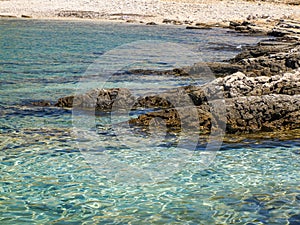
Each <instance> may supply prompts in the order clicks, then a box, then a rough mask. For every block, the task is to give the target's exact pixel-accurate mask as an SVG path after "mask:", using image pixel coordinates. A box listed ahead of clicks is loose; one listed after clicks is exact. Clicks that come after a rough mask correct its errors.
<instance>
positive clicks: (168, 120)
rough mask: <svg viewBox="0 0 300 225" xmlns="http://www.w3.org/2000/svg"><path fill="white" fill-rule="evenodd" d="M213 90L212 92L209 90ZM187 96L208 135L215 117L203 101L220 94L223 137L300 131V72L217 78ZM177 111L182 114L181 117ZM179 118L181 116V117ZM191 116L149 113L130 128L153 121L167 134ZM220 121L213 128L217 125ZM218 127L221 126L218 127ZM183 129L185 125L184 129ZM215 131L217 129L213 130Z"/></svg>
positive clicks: (173, 111)
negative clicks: (160, 122)
mask: <svg viewBox="0 0 300 225" xmlns="http://www.w3.org/2000/svg"><path fill="white" fill-rule="evenodd" d="M211 87H215V89H214V90H215V91H216V92H214V91H207V88H209V89H210V90H212V89H211ZM186 90H189V91H190V92H189V95H190V97H191V98H192V99H193V102H194V104H195V106H197V111H198V121H199V123H198V124H195V122H191V123H190V124H189V126H191V127H195V126H196V127H199V131H201V132H202V133H209V132H210V130H211V129H212V121H214V120H215V121H216V120H218V119H216V118H215V116H216V113H212V112H211V108H210V107H209V104H207V101H209V102H210V104H211V103H213V102H214V101H218V99H219V95H216V93H220V90H223V93H224V98H225V106H226V112H224V113H225V114H226V115H224V116H225V117H226V121H221V122H223V123H226V131H227V133H251V132H257V131H275V130H290V129H296V128H300V72H297V73H294V74H290V73H287V74H284V75H283V76H279V75H277V76H273V77H267V76H265V77H247V76H246V75H245V74H242V73H236V74H233V75H231V76H227V77H225V78H219V79H217V80H215V81H213V82H211V83H210V84H208V85H206V86H204V87H189V88H186ZM178 110H181V111H183V112H184V113H181V114H180V115H181V117H180V116H179V114H178V112H177V111H178ZM182 115H183V116H182ZM192 116H194V115H191V114H190V108H189V107H186V106H185V107H172V108H169V109H163V110H161V111H157V112H150V113H146V114H144V115H141V116H139V117H138V118H135V119H132V120H130V124H131V125H133V126H134V125H137V126H149V124H150V123H151V121H152V120H153V119H155V118H161V119H163V120H164V121H165V124H166V126H167V127H168V128H169V129H170V130H180V127H181V126H182V124H181V121H183V120H186V118H188V117H192ZM219 122H220V121H217V122H215V123H213V124H215V125H218V124H219ZM221 124H222V123H221ZM185 126H186V125H185ZM215 129H218V127H215Z"/></svg>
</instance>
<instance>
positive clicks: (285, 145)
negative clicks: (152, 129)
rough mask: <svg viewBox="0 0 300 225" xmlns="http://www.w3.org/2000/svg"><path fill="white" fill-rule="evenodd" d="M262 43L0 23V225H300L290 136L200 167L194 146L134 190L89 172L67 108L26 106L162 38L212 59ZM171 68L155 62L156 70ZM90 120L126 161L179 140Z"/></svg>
mask: <svg viewBox="0 0 300 225" xmlns="http://www.w3.org/2000/svg"><path fill="white" fill-rule="evenodd" d="M265 38H268V37H258V36H245V35H240V34H236V33H232V32H229V31H228V30H225V29H211V30H186V29H183V28H182V27H171V26H143V25H132V24H118V23H103V22H102V23H97V22H71V21H42V20H0V39H1V41H0V87H1V88H0V165H1V166H0V171H1V173H0V182H1V185H0V224H249V225H250V224H300V207H299V204H300V186H299V182H300V175H299V172H300V164H299V159H300V140H299V139H291V138H289V140H281V138H280V137H271V138H269V139H267V140H259V141H258V140H255V139H253V140H249V141H242V142H240V143H223V144H222V146H221V148H220V149H219V151H217V152H215V154H216V155H215V158H214V160H213V161H212V162H211V164H210V165H208V167H206V168H203V167H202V166H201V164H198V162H199V159H200V158H201V155H202V153H203V152H204V153H205V144H204V145H202V144H199V145H197V146H196V147H195V148H194V149H193V154H192V156H191V157H190V158H188V159H187V160H186V161H185V163H184V164H181V167H180V168H176V169H174V173H171V174H170V173H168V174H167V175H168V176H166V177H165V179H159V180H158V181H157V182H150V183H143V184H139V183H135V182H132V183H131V182H128V181H126V177H125V178H124V179H125V180H124V179H115V178H116V177H115V176H114V174H112V173H118V172H120V171H116V169H118V168H117V167H115V165H113V164H109V163H107V165H106V166H108V167H109V166H110V168H107V167H106V169H108V170H109V171H110V173H101V171H99V170H95V167H93V165H91V163H90V162H89V161H88V160H87V158H86V156H85V155H84V154H83V151H82V150H83V149H82V148H80V147H82V146H84V145H82V143H84V140H80V141H82V142H81V143H80V144H79V145H78V140H77V139H76V137H74V135H73V132H74V121H73V120H72V119H74V117H73V116H72V111H71V110H70V109H60V108H55V107H45V108H44V107H34V106H30V104H29V103H30V102H32V101H40V100H47V101H50V102H55V101H56V100H57V99H58V98H60V97H63V96H67V95H71V94H74V93H75V92H76V90H77V88H78V85H79V83H80V81H81V79H82V77H83V76H84V74H86V71H87V69H88V68H89V66H90V65H91V64H93V63H95V62H97V60H99V59H100V61H101V59H103V57H104V56H106V55H107V53H109V52H111V51H114V50H115V49H118V48H120V46H121V47H122V46H124V45H125V44H127V46H131V47H133V45H132V43H135V42H136V43H141V42H138V41H141V40H143V41H147V40H148V41H150V42H151V43H154V42H153V41H156V42H158V41H159V42H160V43H164V42H168V43H170V42H171V43H175V44H176V45H178V46H181V47H183V48H186V49H187V52H192V53H193V54H195V55H199V59H200V60H199V61H202V62H210V61H223V60H228V59H229V58H232V57H234V56H235V55H236V54H238V52H239V51H240V49H241V48H242V47H243V46H245V45H254V44H256V43H257V42H258V41H260V40H262V39H265ZM143 43H145V42H143ZM179 49H180V48H179ZM130 50H131V51H132V49H130ZM138 50H139V48H136V51H138ZM175 52H176V51H175ZM148 53H149V52H148ZM177 54H178V55H179V56H180V55H181V54H182V52H178V53H177ZM138 55H141V52H140V53H139V54H138ZM142 55H144V56H145V58H147V57H149V58H151V57H153V56H151V55H150V56H149V55H147V52H146V53H143V54H142ZM110 56H111V55H110ZM127 58H129V55H128V57H126V55H125V56H124V60H126V59H127ZM110 59H111V58H110ZM119 59H120V58H118V60H119ZM151 59H153V58H151ZM111 63H115V64H118V63H119V61H111ZM139 63H141V62H139ZM143 63H144V64H143V65H145V64H147V65H148V64H149V62H148V61H147V62H145V61H143ZM173 63H175V64H176V59H175V60H174V62H173ZM175 64H172V60H169V61H167V62H166V61H164V60H163V59H162V60H161V59H160V60H159V62H158V64H157V65H156V66H158V67H161V68H162V69H164V68H172V66H174V65H175ZM137 65H141V64H134V65H129V66H130V67H136V66H137ZM112 81H113V82H112ZM189 82H190V79H181V78H174V77H161V76H154V75H153V76H141V77H139V79H130V78H127V79H125V81H124V80H123V79H116V80H114V79H112V80H107V81H106V82H105V84H103V86H104V87H115V86H116V87H122V86H126V87H130V88H132V89H134V90H138V93H142V92H143V90H148V89H151V87H152V86H153V87H155V89H161V90H166V89H169V88H174V87H177V86H182V85H188V84H189ZM193 82H194V80H193ZM95 121H96V122H95V123H96V124H97V125H98V126H101V125H103V126H102V128H103V129H102V132H98V133H97V135H98V136H97V138H98V139H97V143H98V144H99V145H101V147H102V148H103V149H105V151H107V152H109V154H111V156H114V157H116V158H123V159H124V160H125V161H126V162H127V163H128V164H132V165H139V166H147V161H148V160H150V161H151V160H154V158H153V157H158V158H157V160H158V161H159V160H161V159H160V158H159V157H162V158H164V157H168V156H170V153H172V152H173V151H175V150H176V148H177V146H176V145H175V144H174V143H177V141H180V140H177V137H176V136H172V137H165V136H163V137H161V139H159V138H158V139H155V141H153V140H152V139H151V137H150V138H149V137H145V136H143V134H140V135H139V134H136V135H137V136H134V135H133V136H130V137H129V139H128V140H126V136H125V137H123V138H118V136H116V135H114V133H111V130H110V129H109V128H108V129H107V130H105V129H104V128H105V126H104V125H105V123H109V118H108V117H107V116H105V115H102V116H101V117H95ZM107 121H108V122H107ZM130 134H133V133H130ZM297 137H298V136H297ZM141 140H144V141H141ZM129 141H130V143H129ZM128 145H129V146H128ZM89 147H90V146H89V145H86V146H85V148H86V149H87V150H88V149H89ZM86 149H85V150H86ZM97 154H98V153H97ZM101 154H102V152H99V156H101ZM164 159H168V158H164ZM102 162H103V160H102ZM112 162H114V161H112ZM141 171H143V170H141ZM107 174H109V176H107ZM154 174H155V173H154ZM159 175H160V176H161V175H162V173H159ZM154 180H155V177H154Z"/></svg>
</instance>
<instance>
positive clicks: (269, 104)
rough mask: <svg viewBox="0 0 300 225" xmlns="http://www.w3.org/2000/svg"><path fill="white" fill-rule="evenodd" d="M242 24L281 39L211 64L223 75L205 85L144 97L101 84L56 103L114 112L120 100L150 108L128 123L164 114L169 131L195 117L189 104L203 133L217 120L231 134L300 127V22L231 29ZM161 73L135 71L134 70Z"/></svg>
mask: <svg viewBox="0 0 300 225" xmlns="http://www.w3.org/2000/svg"><path fill="white" fill-rule="evenodd" d="M242 24H244V25H246V24H248V25H247V26H249V27H250V28H247V30H248V32H251V33H259V34H261V32H262V30H264V31H265V34H268V35H273V36H275V37H276V38H273V39H270V40H268V41H263V42H260V43H259V44H258V45H257V46H254V47H246V48H245V49H244V50H243V51H242V52H241V53H240V54H238V55H237V56H236V57H235V58H233V59H231V60H230V61H229V62H228V63H208V66H209V67H210V68H211V70H212V72H214V73H215V74H216V76H217V77H219V78H217V79H215V80H213V81H211V82H209V83H208V84H206V85H204V86H201V87H200V86H199V87H198V86H188V87H181V88H178V89H174V90H171V91H168V92H166V93H163V94H160V95H155V94H154V95H151V96H146V97H143V98H139V99H132V98H131V95H130V92H129V90H127V89H125V88H114V89H106V90H105V89H96V90H92V91H91V92H88V93H86V94H83V95H81V96H75V97H74V96H67V97H63V98H60V99H59V100H58V101H57V102H56V103H55V106H56V107H73V106H76V107H79V108H83V109H93V108H94V109H95V107H96V111H105V112H107V111H108V112H109V111H110V110H112V107H113V106H116V105H117V107H118V108H124V109H127V110H144V109H147V111H148V112H147V113H144V114H142V115H139V116H138V117H137V118H134V119H131V120H130V121H129V124H130V125H131V126H137V127H148V126H149V125H150V124H151V126H152V125H153V121H155V120H156V119H157V118H159V119H161V120H163V121H164V124H165V125H166V127H167V128H168V129H169V130H170V131H176V132H178V131H180V129H181V127H182V121H183V120H185V119H186V118H189V117H191V116H194V115H191V113H190V112H192V111H193V110H192V109H191V108H189V107H192V108H195V107H196V111H197V115H198V118H197V120H196V121H197V124H195V122H191V123H190V124H188V125H186V126H187V127H188V126H192V127H198V128H199V132H200V133H201V134H208V133H210V131H211V129H215V128H216V129H218V127H214V128H212V126H213V125H212V124H214V126H216V125H217V126H219V125H220V124H221V125H220V126H222V124H226V133H227V134H247V133H249V134H251V133H257V132H277V131H288V130H294V129H299V128H300V41H299V40H300V22H297V21H290V20H280V21H278V22H277V23H274V21H272V22H271V23H270V22H269V23H266V24H262V23H259V24H255V23H254V22H251V23H250V24H249V22H248V21H242V22H237V21H235V22H231V28H232V29H234V30H235V31H238V32H243V33H245V31H244V29H241V28H240V26H242ZM271 25H272V26H273V27H272V28H270V26H271ZM252 27H255V29H252ZM203 68H204V67H203V65H201V64H195V65H194V66H192V67H186V68H177V69H174V70H170V71H163V72H160V75H162V76H164V75H171V76H189V75H190V74H193V76H197V75H199V76H202V75H203V74H204V73H205V72H206V71H205V69H203ZM156 72H157V71H143V70H137V71H131V73H132V74H134V73H140V74H141V73H144V74H156ZM183 92H184V93H186V94H187V95H188V96H189V98H190V99H191V100H192V105H189V104H188V103H186V104H185V103H184V102H185V101H184V97H181V95H178V93H183ZM216 101H223V102H224V103H225V109H224V110H223V111H222V112H223V113H225V115H222V116H223V117H222V116H219V115H216V113H215V112H214V110H215V109H212V108H211V107H210V106H211V104H216V103H215V102H216ZM224 103H223V104H224ZM43 104H44V103H43ZM178 105H179V106H180V107H178ZM128 106H130V109H128ZM149 109H151V110H150V112H149ZM151 111H152V112H151ZM179 111H180V115H179ZM182 117H184V118H182ZM221 117H222V118H221ZM216 121H217V122H216ZM154 124H155V123H154Z"/></svg>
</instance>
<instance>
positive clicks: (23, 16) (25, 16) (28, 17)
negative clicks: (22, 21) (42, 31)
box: [21, 15, 32, 19]
mask: <svg viewBox="0 0 300 225" xmlns="http://www.w3.org/2000/svg"><path fill="white" fill-rule="evenodd" d="M21 17H22V18H27V19H30V18H32V16H28V15H21Z"/></svg>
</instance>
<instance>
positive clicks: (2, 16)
mask: <svg viewBox="0 0 300 225" xmlns="http://www.w3.org/2000/svg"><path fill="white" fill-rule="evenodd" d="M0 18H17V17H16V16H13V15H0Z"/></svg>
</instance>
